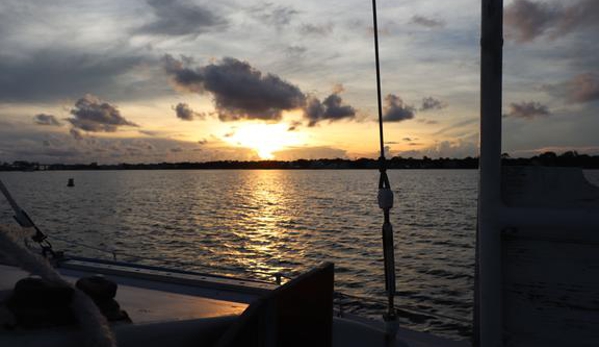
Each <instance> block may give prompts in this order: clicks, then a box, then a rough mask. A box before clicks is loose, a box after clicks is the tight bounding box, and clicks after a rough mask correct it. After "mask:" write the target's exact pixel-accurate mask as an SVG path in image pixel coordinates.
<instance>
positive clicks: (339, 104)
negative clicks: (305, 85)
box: [304, 92, 356, 127]
mask: <svg viewBox="0 0 599 347" xmlns="http://www.w3.org/2000/svg"><path fill="white" fill-rule="evenodd" d="M355 115H356V110H355V109H354V108H353V107H351V106H350V105H343V100H342V99H341V97H340V96H339V93H338V92H335V93H333V94H331V95H329V96H327V97H326V99H324V100H323V101H322V102H320V100H319V99H317V98H315V97H312V96H311V97H309V98H308V101H307V104H306V107H305V108H304V117H306V118H307V119H308V126H309V127H312V126H315V125H316V124H317V123H318V122H320V121H323V120H328V121H329V122H334V121H337V120H341V119H353V118H354V117H355Z"/></svg>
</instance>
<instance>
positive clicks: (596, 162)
mask: <svg viewBox="0 0 599 347" xmlns="http://www.w3.org/2000/svg"><path fill="white" fill-rule="evenodd" d="M501 160H502V164H503V165H505V166H530V165H533V166H560V167H581V168H584V169H599V156H590V155H587V154H578V153H576V152H574V151H570V152H565V153H563V154H561V155H557V154H555V153H553V152H546V153H543V154H540V155H538V156H534V157H531V158H510V157H509V156H508V155H503V156H502V158H501ZM385 166H386V168H387V169H389V170H398V169H399V170H413V169H420V170H421V169H462V170H472V169H477V168H478V158H473V157H467V158H463V159H455V158H437V159H431V158H428V157H426V156H425V157H423V158H420V159H416V158H402V157H393V158H390V159H387V160H386V162H385ZM379 167H380V162H379V160H377V159H370V158H360V159H355V160H348V159H310V160H308V159H299V160H294V161H280V160H261V161H232V160H225V161H211V162H196V163H192V162H179V163H153V164H127V163H121V164H98V163H90V164H40V163H36V162H27V161H14V162H12V163H1V162H0V171H77V170H81V171H103V170H378V169H379Z"/></svg>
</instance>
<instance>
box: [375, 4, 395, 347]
mask: <svg viewBox="0 0 599 347" xmlns="http://www.w3.org/2000/svg"><path fill="white" fill-rule="evenodd" d="M372 22H373V29H374V55H375V66H376V95H377V106H378V120H379V142H380V150H381V156H380V157H379V171H380V178H379V192H378V203H379V207H380V208H381V209H382V210H383V217H384V222H383V230H382V238H383V257H384V263H385V264H384V265H385V291H386V292H387V313H386V314H384V315H383V319H384V320H385V322H386V323H387V324H386V327H387V336H388V337H394V336H395V335H396V334H397V330H398V328H399V321H398V319H397V312H396V310H395V302H394V300H395V254H394V252H395V247H394V245H393V226H392V225H391V218H390V210H391V208H392V207H393V191H391V185H390V184H389V177H388V176H387V163H386V159H385V140H384V135H383V105H382V96H381V67H380V62H379V61H380V59H379V42H378V41H379V35H378V24H377V15H376V0H372Z"/></svg>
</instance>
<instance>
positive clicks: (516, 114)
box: [505, 101, 550, 120]
mask: <svg viewBox="0 0 599 347" xmlns="http://www.w3.org/2000/svg"><path fill="white" fill-rule="evenodd" d="M549 114H550V112H549V110H548V109H547V106H545V105H542V104H541V103H538V102H534V101H529V102H520V103H511V104H510V111H509V112H508V113H507V114H506V115H505V116H506V117H512V118H523V119H528V120H531V119H535V118H538V117H546V116H548V115H549Z"/></svg>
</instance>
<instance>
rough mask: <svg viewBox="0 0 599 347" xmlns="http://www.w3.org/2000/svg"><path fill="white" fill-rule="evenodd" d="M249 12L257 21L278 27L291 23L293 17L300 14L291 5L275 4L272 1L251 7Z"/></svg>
mask: <svg viewBox="0 0 599 347" xmlns="http://www.w3.org/2000/svg"><path fill="white" fill-rule="evenodd" d="M248 12H249V14H250V16H252V17H253V18H254V19H256V20H257V21H259V22H261V23H264V24H268V25H272V26H274V27H275V28H277V29H281V28H283V27H285V26H287V25H289V24H290V23H291V21H292V20H293V18H294V17H295V16H296V15H297V14H299V12H298V11H297V10H295V9H294V8H293V7H291V6H284V5H275V4H273V3H270V2H268V3H262V4H260V5H256V6H253V7H250V8H249V9H248Z"/></svg>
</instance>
